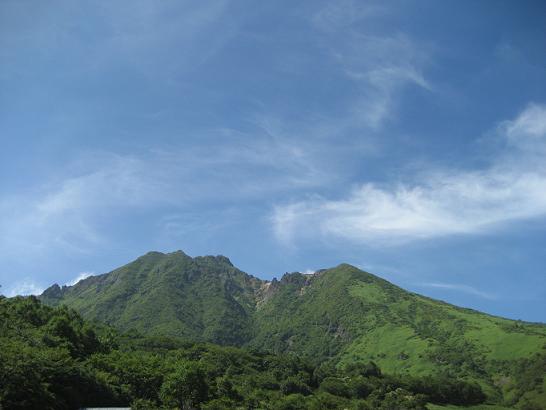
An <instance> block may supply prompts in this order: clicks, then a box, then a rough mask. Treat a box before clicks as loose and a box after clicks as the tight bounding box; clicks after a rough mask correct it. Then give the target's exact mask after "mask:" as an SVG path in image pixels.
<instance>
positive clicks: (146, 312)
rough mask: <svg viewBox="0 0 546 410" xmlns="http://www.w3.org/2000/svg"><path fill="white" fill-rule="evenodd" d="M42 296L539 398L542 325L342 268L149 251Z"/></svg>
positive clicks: (208, 336)
mask: <svg viewBox="0 0 546 410" xmlns="http://www.w3.org/2000/svg"><path fill="white" fill-rule="evenodd" d="M41 298H42V300H43V301H44V302H46V303H49V304H53V305H55V304H59V303H61V304H66V305H68V306H70V307H73V308H75V309H76V310H78V311H79V312H81V313H82V314H83V315H84V317H86V318H90V319H96V320H100V321H104V322H107V323H109V324H112V325H114V326H116V327H118V328H121V329H124V330H128V329H132V328H134V329H137V330H140V331H142V332H145V333H147V334H162V335H175V336H183V337H186V338H190V339H195V340H205V341H212V342H216V343H221V344H233V345H239V346H241V345H247V346H250V347H252V348H256V349H259V350H269V351H273V352H294V353H297V354H298V355H301V356H305V357H308V358H309V359H311V360H312V361H314V362H315V363H326V362H328V363H331V364H333V365H336V366H338V367H340V368H342V367H344V366H345V365H347V364H350V363H355V362H356V363H358V362H363V363H366V362H368V361H370V360H373V361H375V362H376V363H378V364H379V366H380V367H381V368H382V369H383V370H384V371H386V372H388V373H398V374H411V375H414V376H416V375H443V376H447V377H450V378H462V379H466V380H468V381H476V382H478V383H479V384H481V385H482V387H483V388H484V390H485V391H486V393H487V394H488V396H489V397H490V400H492V401H493V402H497V403H505V404H508V405H513V404H519V405H523V404H525V403H527V402H530V403H541V402H546V395H545V393H544V391H545V386H544V374H545V373H546V359H545V358H546V354H545V352H546V350H545V348H546V326H544V325H541V324H531V323H522V322H516V321H511V320H507V319H502V318H498V317H493V316H490V315H486V314H483V313H479V312H476V311H473V310H469V309H462V308H458V307H455V306H452V305H449V304H446V303H443V302H440V301H436V300H432V299H429V298H426V297H423V296H420V295H417V294H414V293H410V292H407V291H405V290H403V289H401V288H399V287H397V286H394V285H393V284H391V283H389V282H387V281H385V280H383V279H381V278H378V277H376V276H374V275H372V274H369V273H366V272H363V271H361V270H359V269H357V268H355V267H353V266H350V265H346V264H342V265H339V266H338V267H336V268H333V269H328V270H322V271H319V272H317V273H315V274H313V275H304V274H301V273H291V274H286V275H284V276H283V277H282V278H281V280H280V281H277V280H273V281H271V282H267V281H262V280H259V279H257V278H254V277H252V276H250V275H247V274H245V273H243V272H241V271H239V270H237V269H236V268H234V267H233V266H232V265H231V263H230V262H229V260H228V259H227V258H225V257H210V256H209V257H197V258H190V257H189V256H187V255H185V254H184V253H182V252H175V253H172V254H161V253H149V254H147V255H145V256H143V257H141V258H139V259H137V260H136V261H134V262H132V263H130V264H128V265H126V266H124V267H122V268H120V269H117V270H115V271H113V272H111V273H109V274H105V275H101V276H96V277H90V278H88V279H85V280H84V281H81V282H79V283H78V284H76V285H75V286H73V287H63V288H59V287H58V286H53V287H51V288H49V289H48V290H46V291H45V292H44V294H43V295H42V296H41Z"/></svg>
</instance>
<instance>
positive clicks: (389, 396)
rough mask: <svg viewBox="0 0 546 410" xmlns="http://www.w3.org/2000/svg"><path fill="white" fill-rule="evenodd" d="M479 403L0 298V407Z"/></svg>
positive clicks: (421, 383)
mask: <svg viewBox="0 0 546 410" xmlns="http://www.w3.org/2000/svg"><path fill="white" fill-rule="evenodd" d="M484 399H485V396H484V395H483V393H482V392H481V389H480V388H479V386H477V385H475V384H472V383H467V382H464V381H462V380H450V379H441V380H440V381H439V382H438V381H437V380H435V379H432V378H421V379H414V378H408V377H398V376H396V377H395V376H387V375H383V374H382V373H381V371H380V369H379V368H378V367H377V365H375V364H374V363H354V364H352V365H350V366H346V367H345V368H339V367H336V366H335V364H334V363H324V364H322V365H321V366H319V367H315V366H314V365H311V364H310V363H309V362H307V361H306V360H304V359H302V358H300V357H298V356H296V355H293V354H269V353H261V352H256V351H249V350H245V349H241V348H235V347H221V346H218V345H213V344H203V343H190V342H185V341H181V340H178V339H173V338H166V337H156V338H150V337H143V336H140V335H138V334H137V333H135V332H132V333H127V334H118V333H116V332H115V331H114V330H112V329H110V328H108V327H105V326H101V325H98V324H93V325H92V324H90V323H88V322H86V321H84V320H82V318H81V317H80V316H79V315H78V314H77V313H75V312H74V311H72V310H70V309H68V308H66V307H59V308H51V307H48V306H45V305H43V304H41V303H40V302H39V301H38V300H37V299H36V298H34V297H28V298H22V297H17V298H11V299H8V298H3V297H0V406H2V407H3V408H6V409H76V408H79V407H82V406H112V405H129V404H131V403H132V405H133V407H134V408H136V409H152V408H153V409H157V408H169V409H172V408H178V409H184V410H186V409H229V408H266V409H267V408H270V409H319V408H321V409H324V408H327V409H328V408H331V409H336V408H340V407H344V408H354V409H367V408H385V409H386V408H408V409H423V408H424V404H425V403H426V402H427V401H433V402H437V403H458V404H466V403H477V402H481V401H483V400H484ZM393 406H394V407H393ZM396 406H398V407H396Z"/></svg>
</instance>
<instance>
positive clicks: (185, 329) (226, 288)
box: [41, 251, 261, 345]
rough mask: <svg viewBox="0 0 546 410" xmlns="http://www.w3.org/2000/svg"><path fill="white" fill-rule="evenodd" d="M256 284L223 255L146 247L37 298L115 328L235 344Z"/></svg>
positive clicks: (247, 323) (245, 331) (244, 335)
mask: <svg viewBox="0 0 546 410" xmlns="http://www.w3.org/2000/svg"><path fill="white" fill-rule="evenodd" d="M260 284H261V282H260V281H259V280H258V279H256V278H253V277H252V276H250V275H247V274H245V273H243V272H241V271H239V270H238V269H236V268H235V267H234V266H233V265H232V264H231V262H230V261H229V259H227V258H225V257H223V256H218V257H212V256H210V257H197V258H190V257H189V256H187V255H186V254H184V253H183V252H181V251H178V252H174V253H171V254H162V253H159V252H150V253H148V254H146V255H144V256H142V257H140V258H138V259H137V260H135V261H134V262H131V263H129V264H127V265H125V266H123V267H121V268H119V269H116V270H114V271H112V272H110V273H108V274H104V275H100V276H92V277H89V278H87V279H84V280H82V281H80V282H79V283H77V284H76V285H75V286H70V287H63V288H60V287H59V286H52V287H51V288H49V289H47V290H46V291H45V292H44V293H43V295H42V296H41V299H42V300H43V301H44V302H45V303H48V304H50V305H56V304H59V303H62V304H65V305H68V306H70V307H72V308H74V309H76V310H78V311H79V312H80V313H81V314H83V315H84V317H86V318H87V319H91V320H98V321H102V322H105V323H108V324H111V325H114V326H116V327H117V328H119V329H121V330H129V329H135V330H138V331H142V332H145V333H148V334H161V335H169V336H178V337H185V338H188V339H192V340H206V341H210V342H214V343H221V344H233V345H240V344H242V343H244V342H246V341H247V340H248V339H249V338H250V336H251V335H250V329H251V328H252V325H251V317H252V313H253V311H254V307H255V304H256V302H255V293H256V291H257V289H258V288H259V286H260Z"/></svg>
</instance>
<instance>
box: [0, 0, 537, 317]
mask: <svg viewBox="0 0 546 410" xmlns="http://www.w3.org/2000/svg"><path fill="white" fill-rule="evenodd" d="M385 3H386V2H379V1H378V2H364V1H336V2H320V1H308V2H305V1H303V2H297V4H294V2H289V1H275V2H255V1H237V2H235V1H234V2H228V1H201V2H182V1H162V2H151V1H139V0H136V1H135V0H133V1H116V2H104V1H94V2H86V1H78V2H73V1H53V2H48V4H45V3H43V2H39V1H10V0H4V1H2V2H0V61H1V64H0V90H1V91H0V142H1V150H0V233H1V236H0V256H1V259H2V268H1V270H0V284H1V285H2V291H3V292H4V294H8V295H13V294H17V293H32V292H38V291H40V289H43V288H44V287H47V286H49V285H50V284H52V283H55V282H58V283H61V284H63V283H72V282H74V280H76V279H77V278H79V277H84V276H85V275H88V274H99V273H104V272H107V271H110V270H112V269H113V268H115V267H118V266H120V265H122V264H124V263H126V262H128V261H130V260H132V259H134V258H136V257H138V256H139V255H141V254H143V253H145V252H147V251H150V250H160V251H164V252H168V251H173V250H177V249H182V250H184V251H185V252H186V253H188V254H190V255H193V256H196V255H204V254H224V255H227V256H228V257H230V258H231V260H232V261H233V263H234V264H235V265H237V266H238V267H239V268H241V269H242V270H244V271H246V272H248V273H251V274H254V275H256V276H259V277H261V278H266V279H270V278H272V277H274V276H277V277H279V276H280V275H282V274H283V273H284V272H286V271H296V270H298V271H312V270H315V269H319V268H323V267H330V266H334V265H337V264H339V263H341V262H348V263H352V264H354V265H357V266H359V267H361V268H363V269H366V270H368V271H370V272H373V273H376V274H378V275H380V276H382V277H385V278H386V279H388V280H391V281H392V282H394V283H396V284H398V285H400V286H403V287H405V288H407V289H410V290H412V291H415V292H419V293H422V294H425V295H429V296H431V297H435V298H439V299H442V300H446V301H448V302H451V303H455V304H459V305H463V306H467V307H472V308H476V309H480V310H483V311H486V312H488V313H492V314H497V315H502V316H506V317H510V318H515V319H518V318H519V319H523V320H531V321H546V309H545V300H546V271H545V269H546V268H545V266H546V250H545V249H546V160H545V157H546V75H545V74H546V53H545V50H546V12H545V7H544V4H543V2H541V1H525V2H513V1H466V2H461V1H442V2H437V1H399V2H396V1H395V2H389V3H388V4H385Z"/></svg>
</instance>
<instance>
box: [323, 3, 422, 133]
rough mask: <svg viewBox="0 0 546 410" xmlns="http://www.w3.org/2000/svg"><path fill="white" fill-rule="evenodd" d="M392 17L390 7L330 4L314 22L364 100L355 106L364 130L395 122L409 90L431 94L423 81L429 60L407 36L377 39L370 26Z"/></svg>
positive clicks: (355, 116) (356, 117)
mask: <svg viewBox="0 0 546 410" xmlns="http://www.w3.org/2000/svg"><path fill="white" fill-rule="evenodd" d="M388 13H390V12H389V10H388V9H387V8H386V7H384V5H379V4H375V5H374V4H363V3H362V2H355V1H344V2H337V3H333V4H328V5H327V6H326V7H324V8H323V9H322V10H319V12H318V13H316V14H315V16H314V17H313V23H314V24H315V26H316V27H317V28H318V30H319V32H320V33H322V34H323V36H322V42H323V44H324V45H325V47H326V48H327V49H329V50H330V55H331V56H332V58H333V59H334V60H335V61H336V62H337V63H338V64H339V67H340V69H341V70H342V72H344V74H345V76H346V78H348V79H350V80H351V81H353V82H354V84H355V88H356V90H358V91H359V94H360V95H359V96H358V97H356V98H355V100H354V101H353V102H352V104H351V105H352V107H353V108H352V113H351V115H352V120H353V122H354V123H355V124H357V125H358V126H365V127H369V128H371V129H374V130H378V129H380V128H381V127H382V126H383V124H384V123H385V122H386V121H387V120H389V119H392V117H393V116H394V114H395V112H396V107H397V101H398V100H399V99H400V96H401V93H402V91H403V90H404V89H405V88H406V87H407V86H417V87H421V88H423V89H427V90H431V89H432V87H431V85H430V84H429V83H428V81H427V80H426V79H425V77H424V75H423V68H424V67H425V65H426V63H427V60H428V57H427V55H426V52H425V51H424V50H425V47H424V46H423V45H419V46H417V45H416V44H415V43H414V42H413V41H412V40H411V39H410V38H409V37H408V36H407V35H405V34H403V33H396V34H392V35H377V34H375V33H374V32H373V31H372V30H371V29H369V27H370V26H371V25H370V24H367V21H366V20H372V19H374V18H377V16H380V15H384V14H388Z"/></svg>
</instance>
